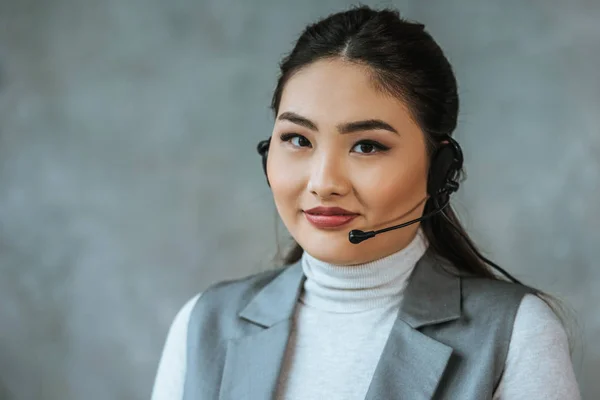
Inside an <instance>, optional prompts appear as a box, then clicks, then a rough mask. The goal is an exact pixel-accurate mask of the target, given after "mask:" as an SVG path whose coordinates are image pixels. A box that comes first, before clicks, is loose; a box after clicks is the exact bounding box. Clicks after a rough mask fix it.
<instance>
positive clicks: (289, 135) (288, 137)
mask: <svg viewBox="0 0 600 400" xmlns="http://www.w3.org/2000/svg"><path fill="white" fill-rule="evenodd" d="M295 137H299V138H303V139H305V140H307V141H308V142H309V143H310V141H309V140H308V139H307V138H306V137H304V136H302V135H299V134H297V133H283V134H282V135H281V136H280V137H279V138H280V139H281V141H282V142H289V141H290V140H292V139H293V138H295ZM359 144H365V145H368V146H373V147H374V148H375V149H377V151H375V152H371V153H359V154H365V155H370V154H377V153H380V152H384V151H387V150H389V149H390V148H389V147H387V146H384V145H382V144H381V143H379V142H376V141H374V140H360V141H358V142H356V143H355V144H354V146H352V148H354V147H356V146H357V145H359ZM296 147H297V146H296ZM300 147H304V146H300Z"/></svg>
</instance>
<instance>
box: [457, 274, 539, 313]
mask: <svg viewBox="0 0 600 400" xmlns="http://www.w3.org/2000/svg"><path fill="white" fill-rule="evenodd" d="M461 286H462V288H461V291H462V299H463V306H464V307H465V308H466V309H470V310H473V311H477V312H478V313H479V312H483V314H482V315H490V316H493V315H496V314H500V315H503V316H504V317H506V316H509V319H511V321H510V322H511V323H512V317H514V315H515V314H516V313H517V310H518V308H519V307H520V304H521V301H522V300H523V298H524V297H525V296H526V295H528V294H531V293H534V290H533V289H531V288H529V287H528V286H524V285H521V284H517V283H512V282H506V281H501V280H497V279H489V278H470V277H463V278H462V279H461ZM534 297H535V296H534ZM536 298H537V297H536Z"/></svg>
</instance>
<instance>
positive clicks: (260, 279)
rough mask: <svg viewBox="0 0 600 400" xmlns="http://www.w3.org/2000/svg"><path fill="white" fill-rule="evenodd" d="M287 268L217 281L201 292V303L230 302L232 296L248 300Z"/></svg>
mask: <svg viewBox="0 0 600 400" xmlns="http://www.w3.org/2000/svg"><path fill="white" fill-rule="evenodd" d="M287 268H288V267H287V266H285V267H278V268H273V269H269V270H267V271H262V272H257V273H254V274H251V275H246V276H243V277H241V278H235V279H228V280H222V281H218V282H216V283H214V284H212V285H211V286H209V287H208V288H207V289H206V290H204V291H203V294H202V301H203V302H206V301H219V300H231V298H232V296H234V297H235V298H236V299H239V300H243V299H244V298H248V299H249V297H250V296H252V295H253V294H255V293H256V292H258V291H259V290H260V289H262V288H263V287H264V286H266V285H267V284H268V283H269V282H271V281H272V280H273V279H275V278H276V277H277V276H278V275H279V274H281V273H282V272H283V271H284V270H286V269H287ZM229 303H231V301H229Z"/></svg>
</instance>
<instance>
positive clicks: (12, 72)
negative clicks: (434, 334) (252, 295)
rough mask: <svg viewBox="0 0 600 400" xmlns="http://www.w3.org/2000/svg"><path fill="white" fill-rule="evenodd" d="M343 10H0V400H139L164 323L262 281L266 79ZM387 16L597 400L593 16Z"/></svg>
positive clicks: (426, 12)
mask: <svg viewBox="0 0 600 400" xmlns="http://www.w3.org/2000/svg"><path fill="white" fill-rule="evenodd" d="M366 3H370V4H374V5H389V4H392V3H389V2H378V3H375V2H366ZM350 4H353V3H351V2H348V1H341V0H339V1H334V0H329V1H322V0H311V1H302V2H300V1H289V2H282V1H273V0H261V1H256V0H255V1H252V2H242V1H240V0H238V1H233V0H226V1H223V0H219V1H217V0H212V1H192V0H170V1H166V0H163V1H159V0H146V1H139V0H103V1H92V0H46V1H41V0H39V1H35V0H12V1H11V0H0V382H1V383H0V390H3V391H4V393H1V392H0V398H2V399H62V400H70V399H88V400H95V399H144V398H149V394H150V390H151V386H152V382H153V378H154V373H155V370H156V365H157V362H158V359H159V355H160V351H161V348H162V345H163V341H164V338H165V335H166V332H167V328H168V326H169V324H170V322H171V320H172V318H173V317H174V315H175V313H176V311H177V310H178V309H179V307H181V305H182V304H183V303H184V302H185V301H186V300H187V299H188V298H190V297H191V296H192V295H194V294H195V293H197V292H198V291H200V290H203V289H204V288H206V287H207V286H208V285H210V284H211V283H213V282H216V281H218V280H221V279H228V278H233V277H238V276H243V275H245V274H249V273H252V272H255V271H258V270H260V269H263V268H264V266H265V265H268V262H269V260H270V259H271V257H272V255H273V254H274V252H275V250H276V234H275V226H276V225H277V224H278V222H277V218H276V215H275V209H274V206H273V203H272V200H271V198H270V193H269V191H268V188H267V186H266V184H265V182H264V178H263V175H262V171H261V169H260V165H259V159H258V155H257V154H256V153H255V150H254V149H255V145H256V142H257V141H258V140H259V139H261V138H264V137H266V136H268V135H269V134H270V131H271V125H272V120H271V115H270V113H269V110H268V103H269V100H270V95H271V90H272V89H273V87H274V85H275V77H276V74H277V62H278V61H279V59H280V57H281V56H282V55H283V54H284V53H285V52H287V51H289V50H290V48H291V47H290V46H291V44H292V43H293V40H294V39H295V38H296V37H297V34H298V33H299V32H300V30H301V29H302V28H303V26H304V25H305V24H306V23H308V22H311V21H313V20H315V19H316V18H318V17H321V16H324V15H326V14H328V13H330V12H334V11H338V10H341V9H343V8H345V7H346V6H347V5H350ZM393 4H394V5H396V6H398V7H399V8H400V10H401V11H402V13H403V14H404V15H405V16H408V17H410V18H413V19H417V20H420V21H422V22H424V23H425V24H426V25H427V26H428V29H429V30H430V32H432V34H433V35H434V37H436V38H437V39H438V41H439V42H440V44H441V45H442V47H443V48H444V49H445V50H446V52H447V54H448V56H449V58H450V59H451V61H452V63H453V65H454V67H455V69H456V72H457V75H458V80H459V84H460V94H461V96H462V112H461V116H460V125H459V130H458V131H457V138H458V139H459V140H460V141H461V143H462V145H463V148H464V151H465V153H466V168H467V171H468V174H469V178H468V180H467V181H466V183H465V184H464V186H463V188H462V190H461V192H460V194H459V195H458V197H457V200H456V206H457V208H458V210H459V212H460V213H461V215H462V216H463V218H464V221H465V223H466V224H467V226H468V227H469V230H470V232H472V234H473V235H474V237H475V238H476V239H477V240H478V242H479V243H480V244H481V246H482V247H483V248H484V249H485V250H486V251H487V252H486V254H488V255H490V256H492V257H493V258H494V259H495V260H496V261H498V262H499V263H501V264H502V265H504V266H505V267H506V268H507V269H508V270H510V271H511V272H513V273H514V274H515V275H516V276H517V277H518V278H520V279H522V280H524V281H526V282H528V283H530V284H532V285H536V286H538V287H540V288H542V289H545V290H548V291H550V292H552V293H554V294H556V295H558V296H559V297H561V298H563V299H565V300H566V301H567V303H568V304H570V305H571V306H572V308H573V310H574V311H575V314H576V317H577V318H578V322H579V325H580V329H576V331H578V332H579V334H577V335H576V339H577V340H578V343H579V344H578V348H577V349H576V351H575V365H576V370H577V376H578V379H579V382H580V385H581V388H582V391H583V394H584V398H587V399H592V398H599V397H600V381H599V380H598V379H597V378H598V376H600V344H599V343H598V341H597V340H596V338H597V337H598V334H599V333H600V314H599V313H598V305H599V304H600V268H598V260H599V259H600V246H599V244H600V230H599V229H598V228H599V227H600V213H599V211H598V203H599V202H598V198H599V197H600V156H599V154H600V132H599V128H598V127H599V126H600V117H599V115H600V113H599V112H598V108H599V105H600V79H599V77H598V71H599V70H600V46H599V39H600V24H599V23H598V21H600V2H598V1H593V0H588V1H585V0H578V1H575V0H562V1H558V0H552V1H549V0H544V1H541V0H538V1H526V2H525V1H514V0H511V1H488V2H482V1H478V0H461V1H450V2H449V1H442V0H439V1H427V2H425V1H416V0H415V1H397V2H393ZM278 237H279V240H280V241H281V242H282V243H285V240H286V237H287V233H286V232H285V229H284V228H281V225H280V229H279V235H278ZM248 260H250V262H248ZM576 333H577V332H576ZM594 378H596V379H594Z"/></svg>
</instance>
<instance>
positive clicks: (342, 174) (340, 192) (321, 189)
mask: <svg viewBox="0 0 600 400" xmlns="http://www.w3.org/2000/svg"><path fill="white" fill-rule="evenodd" d="M351 187H352V186H351V184H350V181H349V179H348V176H347V168H346V167H345V165H344V162H343V160H342V159H341V157H339V156H336V155H335V154H321V155H320V156H315V158H314V160H313V164H312V165H311V170H310V178H309V181H308V190H309V191H310V192H311V193H312V194H314V195H315V196H318V197H320V198H322V199H327V198H329V197H331V196H344V195H346V194H348V193H349V192H350V190H351Z"/></svg>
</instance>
